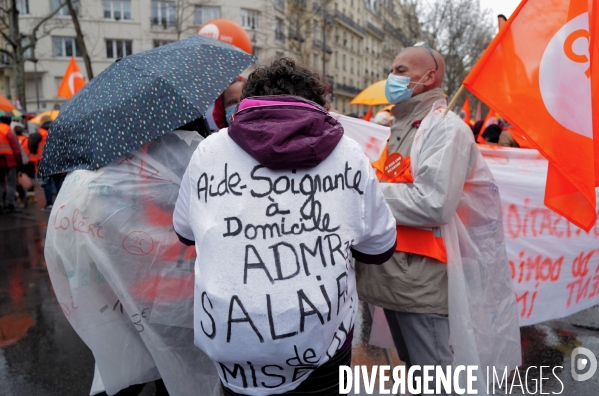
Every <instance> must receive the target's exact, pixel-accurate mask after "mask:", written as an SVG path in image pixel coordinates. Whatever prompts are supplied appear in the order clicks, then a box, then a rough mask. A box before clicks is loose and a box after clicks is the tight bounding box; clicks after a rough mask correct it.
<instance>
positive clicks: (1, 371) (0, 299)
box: [0, 191, 599, 396]
mask: <svg viewBox="0 0 599 396" xmlns="http://www.w3.org/2000/svg"><path fill="white" fill-rule="evenodd" d="M36 199H37V203H32V204H30V205H29V206H30V207H29V208H28V209H26V210H24V211H23V213H19V214H13V215H0V396H22V395H23V396H25V395H27V396H29V395H35V396H38V395H39V396H46V395H48V396H54V395H57V396H70V395H73V396H75V395H82V396H83V395H88V394H89V389H90V387H91V383H92V379H93V369H94V359H93V356H92V354H91V352H90V350H89V349H88V348H87V347H86V346H85V344H84V343H83V342H82V341H81V339H80V338H79V337H78V336H77V334H76V333H75V332H74V331H73V329H72V328H71V326H70V325H69V323H68V322H67V320H66V318H65V316H64V314H63V312H62V310H61V308H60V306H59V305H58V302H57V301H56V298H55V297H54V292H53V291H52V286H51V283H50V279H49V277H48V273H47V271H46V266H45V261H44V258H43V245H44V237H45V233H46V226H47V222H48V216H49V213H47V212H42V211H41V210H40V208H41V206H42V203H43V202H44V198H43V195H41V193H40V192H39V191H38V193H37V196H36ZM371 322H372V318H371V317H370V313H369V311H368V310H367V309H364V308H363V309H361V311H360V314H359V319H358V322H357V324H356V335H355V337H354V346H353V359H352V363H353V364H354V365H369V366H371V365H374V364H377V365H384V364H387V360H386V358H385V354H384V350H382V349H380V348H377V347H374V346H370V345H368V344H367V340H368V335H369V332H370V325H371ZM577 346H583V347H586V348H588V349H590V350H591V351H592V352H594V353H595V355H596V356H598V357H599V307H595V308H593V309H590V310H587V311H584V312H581V313H579V314H576V315H573V316H571V317H568V318H565V319H561V320H555V321H550V322H545V323H541V324H539V325H536V326H530V327H525V328H522V349H523V357H524V367H525V368H524V369H523V370H522V371H521V372H522V373H524V372H525V370H526V367H529V366H541V365H545V366H551V367H554V366H563V367H564V368H563V370H561V371H559V378H560V380H561V382H562V383H563V385H561V384H560V382H559V381H557V380H552V381H545V382H544V385H543V392H549V393H551V392H555V393H558V392H559V391H560V390H561V388H562V386H563V388H564V391H563V392H562V393H561V394H564V395H580V396H587V395H589V396H590V395H597V394H599V372H597V373H596V374H595V376H594V377H593V378H591V379H590V380H589V381H586V382H577V381H574V380H573V378H572V376H571V374H570V354H571V352H572V350H573V349H574V348H576V347H577ZM391 358H392V361H393V364H401V362H400V361H399V359H398V358H397V354H396V353H395V351H391ZM531 374H532V376H531V375H530V374H529V378H528V384H529V388H528V389H529V392H528V393H532V392H533V385H534V378H538V375H539V373H538V370H536V371H535V370H531ZM545 375H546V374H545ZM523 380H524V378H523ZM510 385H511V381H510ZM375 389H378V384H377V385H376V387H375ZM520 389H521V388H520V387H518V386H516V387H515V388H512V389H511V394H519V395H521V394H528V393H526V391H525V392H524V393H523V392H521V391H520ZM508 391H509V387H508ZM537 393H538V390H537ZM152 394H153V386H146V388H145V389H144V391H143V393H142V395H143V396H149V395H152ZM362 394H365V393H362ZM375 394H378V392H376V391H375ZM495 394H506V392H500V391H496V393H495ZM507 394H509V392H508V393H507Z"/></svg>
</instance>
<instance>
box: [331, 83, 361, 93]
mask: <svg viewBox="0 0 599 396" xmlns="http://www.w3.org/2000/svg"><path fill="white" fill-rule="evenodd" d="M335 91H343V92H347V93H349V94H352V95H357V94H359V93H360V92H362V90H361V89H360V88H356V87H353V86H351V85H347V84H339V83H335Z"/></svg>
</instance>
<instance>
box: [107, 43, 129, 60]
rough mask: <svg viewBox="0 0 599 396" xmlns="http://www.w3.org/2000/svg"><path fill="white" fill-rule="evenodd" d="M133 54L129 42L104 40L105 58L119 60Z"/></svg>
mask: <svg viewBox="0 0 599 396" xmlns="http://www.w3.org/2000/svg"><path fill="white" fill-rule="evenodd" d="M132 53H133V41H131V40H106V58H108V59H120V58H124V57H125V56H127V55H131V54H132Z"/></svg>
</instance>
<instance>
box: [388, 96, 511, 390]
mask: <svg viewBox="0 0 599 396" xmlns="http://www.w3.org/2000/svg"><path fill="white" fill-rule="evenodd" d="M446 106H447V104H446V102H445V101H444V100H441V101H437V102H435V103H434V105H433V108H432V109H431V111H430V113H429V114H428V115H427V116H426V117H425V118H424V120H423V121H422V124H421V125H420V127H419V128H418V132H416V135H415V137H414V143H413V145H412V149H411V152H410V157H411V167H412V174H413V175H415V176H414V177H415V180H414V183H413V184H410V188H408V189H403V188H402V189H401V190H397V189H394V185H393V184H386V183H383V184H381V189H382V190H383V193H384V195H385V198H386V199H387V202H389V201H394V200H397V201H398V202H399V203H398V204H397V205H392V208H393V207H394V206H398V207H400V206H401V205H403V206H405V207H402V210H401V213H400V217H401V218H402V224H405V225H411V226H414V227H419V226H420V227H435V226H439V225H440V228H441V235H442V237H443V241H444V243H445V247H446V249H447V257H448V263H447V273H448V282H449V291H448V292H449V326H450V338H451V344H452V346H453V352H454V366H457V365H478V367H479V369H480V372H479V373H480V375H478V376H477V378H478V382H477V387H476V388H477V389H478V392H479V394H486V385H485V377H486V371H487V367H496V368H497V369H500V370H502V371H503V368H504V367H508V370H513V369H514V368H515V367H516V366H519V365H520V364H521V348H520V328H519V325H518V311H517V305H516V298H515V295H514V289H513V284H512V279H511V273H510V266H509V264H508V259H507V253H506V249H505V243H504V237H503V225H502V212H501V200H500V196H499V190H498V188H497V185H496V184H495V181H494V180H493V176H492V174H491V171H490V170H489V167H488V166H487V164H486V162H485V160H484V159H483V157H482V155H481V154H480V152H479V151H478V149H477V148H476V143H475V142H474V139H473V136H472V133H471V132H470V129H469V128H468V127H467V126H466V125H465V124H464V122H463V121H462V120H461V119H460V118H459V117H457V116H456V115H455V114H453V113H449V114H447V116H444V115H443V111H444V110H445V108H446ZM433 129H434V133H431V131H432V130H433ZM457 161H464V162H462V163H460V164H458V162H457ZM466 164H467V166H464V165H466ZM457 170H464V171H465V173H464V174H460V173H459V172H458V171H457ZM442 178H448V180H442ZM464 180H465V182H464ZM456 183H457V186H456ZM440 186H446V191H441V190H442V189H443V188H445V187H443V188H440ZM462 186H463V187H462ZM448 191H458V192H459V191H461V193H459V194H456V195H453V194H448Z"/></svg>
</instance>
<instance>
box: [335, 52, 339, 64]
mask: <svg viewBox="0 0 599 396" xmlns="http://www.w3.org/2000/svg"><path fill="white" fill-rule="evenodd" d="M335 67H339V54H338V53H337V51H335Z"/></svg>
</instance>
